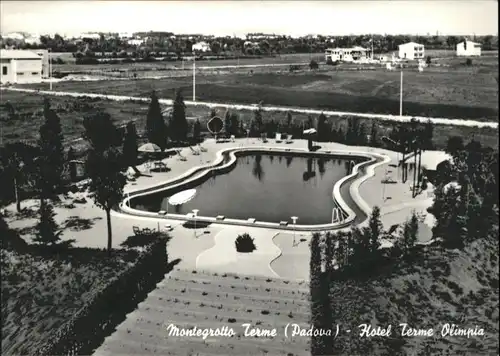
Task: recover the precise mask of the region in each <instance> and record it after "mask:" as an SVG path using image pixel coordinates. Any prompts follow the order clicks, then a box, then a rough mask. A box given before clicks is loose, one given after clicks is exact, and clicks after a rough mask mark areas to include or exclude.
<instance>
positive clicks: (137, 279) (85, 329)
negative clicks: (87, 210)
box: [2, 241, 166, 355]
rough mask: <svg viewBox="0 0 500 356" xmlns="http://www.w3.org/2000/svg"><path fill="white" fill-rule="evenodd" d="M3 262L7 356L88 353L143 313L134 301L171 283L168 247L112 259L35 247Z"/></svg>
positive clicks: (86, 251) (118, 253) (79, 251)
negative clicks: (130, 316)
mask: <svg viewBox="0 0 500 356" xmlns="http://www.w3.org/2000/svg"><path fill="white" fill-rule="evenodd" d="M158 243H159V244H163V248H161V247H159V248H158V246H157V244H158ZM153 246H156V247H157V248H156V249H154V248H152V247H153ZM2 262H3V266H2V274H3V275H2V319H3V324H2V354H4V355H9V354H10V355H12V354H18V355H19V354H21V355H33V354H37V353H38V354H61V353H65V352H67V351H68V350H69V349H73V350H75V351H77V352H79V353H81V352H83V353H86V354H88V353H91V352H92V349H93V348H95V347H97V346H98V345H99V344H100V343H101V342H102V341H103V340H104V337H105V336H107V335H106V333H108V334H109V333H111V331H110V330H111V329H112V328H114V327H115V326H116V325H117V324H118V323H119V322H121V320H123V319H124V317H125V314H126V313H127V312H130V311H132V310H133V309H134V308H135V306H136V305H137V303H138V302H139V301H140V300H137V299H138V298H134V297H145V295H144V296H143V294H144V293H145V292H146V291H147V290H151V289H152V288H154V286H155V285H156V283H157V282H158V281H159V280H160V279H161V278H163V274H164V272H165V271H164V270H162V269H161V268H159V266H161V262H164V264H165V266H166V248H165V241H158V242H156V243H154V244H151V245H150V246H149V247H148V248H145V249H143V250H142V251H139V250H134V249H130V250H115V251H114V254H113V256H112V257H111V258H109V257H107V254H106V251H103V250H97V249H87V248H75V249H70V250H68V251H67V253H65V254H64V255H62V254H61V255H59V256H57V257H56V256H50V255H48V254H46V253H43V251H41V250H40V249H36V248H33V247H31V248H30V252H29V253H26V254H19V253H17V252H14V251H5V250H2ZM159 274H161V276H159ZM141 278H142V280H141ZM138 286H139V288H143V289H142V290H141V289H139V290H138V291H136V293H133V294H126V293H124V292H125V291H128V292H131V291H132V290H133V289H137V288H138ZM132 292H133V291H132ZM117 293H119V294H120V296H118V295H116V294H117ZM111 296H113V297H114V298H113V299H112V298H110V297H111ZM124 296H129V298H128V299H125V298H124ZM118 297H119V298H121V299H122V301H121V302H120V303H118V304H117V303H116V302H117V300H119V299H118ZM116 305H118V306H119V307H118V308H116ZM124 308H125V309H127V308H128V310H125V309H124ZM119 309H120V310H119ZM102 326H106V327H102Z"/></svg>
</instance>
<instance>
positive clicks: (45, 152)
mask: <svg viewBox="0 0 500 356" xmlns="http://www.w3.org/2000/svg"><path fill="white" fill-rule="evenodd" d="M43 116H44V118H45V121H44V123H43V124H42V126H41V127H40V139H39V141H38V145H39V147H40V154H41V155H40V158H39V159H38V162H37V166H38V168H39V172H38V175H39V176H38V180H39V182H38V183H39V187H38V188H39V189H40V198H41V199H42V201H43V199H45V198H49V197H50V196H52V195H54V194H56V192H57V190H58V189H59V188H60V187H61V185H62V172H63V169H64V149H63V144H62V141H63V136H62V129H61V120H60V119H59V116H58V115H57V114H56V112H55V111H54V110H52V109H51V107H50V101H49V100H48V99H47V98H45V99H44V103H43Z"/></svg>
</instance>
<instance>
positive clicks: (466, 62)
mask: <svg viewBox="0 0 500 356" xmlns="http://www.w3.org/2000/svg"><path fill="white" fill-rule="evenodd" d="M465 65H466V66H468V67H470V66H471V65H472V59H470V58H467V59H466V60H465Z"/></svg>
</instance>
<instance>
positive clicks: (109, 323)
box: [36, 239, 168, 355]
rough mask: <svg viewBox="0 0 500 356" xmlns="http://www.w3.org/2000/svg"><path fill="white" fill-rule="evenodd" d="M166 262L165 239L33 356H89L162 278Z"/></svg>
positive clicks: (99, 292)
mask: <svg viewBox="0 0 500 356" xmlns="http://www.w3.org/2000/svg"><path fill="white" fill-rule="evenodd" d="M167 258H168V257H167V250H166V240H165V239H158V240H156V241H155V242H153V243H152V244H150V245H149V246H147V247H146V249H145V251H144V252H143V253H142V254H141V256H140V257H139V259H138V260H137V263H136V264H134V265H131V266H130V267H129V268H127V269H125V270H124V271H123V273H121V274H120V275H119V276H118V277H116V278H114V279H113V280H111V281H109V284H107V285H106V286H105V287H104V288H102V289H101V290H98V291H97V292H96V294H95V296H94V298H92V299H91V300H89V302H88V303H87V304H86V305H85V306H83V307H82V308H81V309H80V310H79V311H78V312H77V313H76V314H75V315H74V316H73V317H72V318H71V319H70V320H68V321H67V322H66V323H65V324H64V325H63V326H62V327H61V328H59V330H57V332H56V333H55V335H54V336H53V337H52V338H51V340H49V341H48V342H47V343H46V344H45V345H44V346H42V347H41V348H40V349H39V350H38V351H37V352H36V355H90V354H92V353H93V351H94V350H95V349H96V348H97V347H99V346H100V345H101V344H102V342H103V341H104V339H105V338H106V337H107V336H109V335H111V334H112V333H113V331H114V330H115V328H116V326H118V325H119V324H120V323H121V322H123V321H124V320H125V318H126V315H127V314H128V313H130V312H132V311H133V310H134V309H135V308H136V307H137V305H138V304H139V303H140V302H141V301H143V300H144V299H145V298H146V296H147V295H148V293H149V292H151V291H152V290H154V289H155V288H156V285H157V283H158V282H160V281H161V280H162V279H163V278H164V277H165V273H166V272H167V266H168V264H167Z"/></svg>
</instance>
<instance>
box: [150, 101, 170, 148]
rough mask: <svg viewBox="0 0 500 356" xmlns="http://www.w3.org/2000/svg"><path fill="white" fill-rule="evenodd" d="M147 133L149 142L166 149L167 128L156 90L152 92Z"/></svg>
mask: <svg viewBox="0 0 500 356" xmlns="http://www.w3.org/2000/svg"><path fill="white" fill-rule="evenodd" d="M146 134H147V137H148V141H149V142H151V143H154V144H155V145H157V146H158V147H160V148H161V149H165V147H166V146H167V128H166V125H165V121H164V119H163V115H162V112H161V107H160V103H159V101H158V97H157V95H156V92H155V91H153V92H152V93H151V102H150V103H149V109H148V114H147V117H146Z"/></svg>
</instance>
